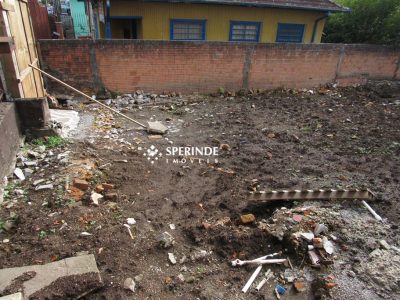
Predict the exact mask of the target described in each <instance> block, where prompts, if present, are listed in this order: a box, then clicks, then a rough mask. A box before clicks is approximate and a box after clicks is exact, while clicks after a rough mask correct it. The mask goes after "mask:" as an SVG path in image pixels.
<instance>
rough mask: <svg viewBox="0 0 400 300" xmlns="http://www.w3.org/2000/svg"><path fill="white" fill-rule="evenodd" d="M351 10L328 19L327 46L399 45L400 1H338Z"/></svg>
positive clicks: (324, 37)
mask: <svg viewBox="0 0 400 300" xmlns="http://www.w3.org/2000/svg"><path fill="white" fill-rule="evenodd" d="M336 2H337V3H339V4H341V5H344V6H346V7H349V8H351V10H352V11H351V12H350V13H337V14H334V15H332V16H330V18H329V19H328V22H327V25H326V27H325V34H324V36H323V39H322V41H323V42H324V43H367V44H392V45H400V0H337V1H336Z"/></svg>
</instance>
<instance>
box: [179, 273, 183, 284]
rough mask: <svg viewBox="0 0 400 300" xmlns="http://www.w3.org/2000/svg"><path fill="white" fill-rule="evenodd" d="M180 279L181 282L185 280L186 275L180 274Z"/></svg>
mask: <svg viewBox="0 0 400 300" xmlns="http://www.w3.org/2000/svg"><path fill="white" fill-rule="evenodd" d="M178 279H179V281H180V282H185V276H183V274H181V273H180V274H179V275H178Z"/></svg>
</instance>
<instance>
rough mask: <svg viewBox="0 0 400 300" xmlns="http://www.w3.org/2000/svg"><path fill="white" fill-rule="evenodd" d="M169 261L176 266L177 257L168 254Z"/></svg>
mask: <svg viewBox="0 0 400 300" xmlns="http://www.w3.org/2000/svg"><path fill="white" fill-rule="evenodd" d="M168 259H169V261H170V262H171V264H173V265H176V257H175V255H174V254H173V253H171V252H170V253H168Z"/></svg>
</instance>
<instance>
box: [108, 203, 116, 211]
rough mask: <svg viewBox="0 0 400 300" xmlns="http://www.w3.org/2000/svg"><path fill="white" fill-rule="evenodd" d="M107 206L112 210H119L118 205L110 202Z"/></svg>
mask: <svg viewBox="0 0 400 300" xmlns="http://www.w3.org/2000/svg"><path fill="white" fill-rule="evenodd" d="M106 206H107V207H108V208H109V209H111V210H116V209H117V208H118V203H115V202H108V203H107V204H106Z"/></svg>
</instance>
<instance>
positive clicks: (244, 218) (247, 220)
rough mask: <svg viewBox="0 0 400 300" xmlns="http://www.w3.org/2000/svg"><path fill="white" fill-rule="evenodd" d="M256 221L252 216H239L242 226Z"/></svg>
mask: <svg viewBox="0 0 400 300" xmlns="http://www.w3.org/2000/svg"><path fill="white" fill-rule="evenodd" d="M255 221H256V217H255V216H254V215H253V214H247V215H241V216H240V222H241V223H242V224H250V223H253V222H255Z"/></svg>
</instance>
